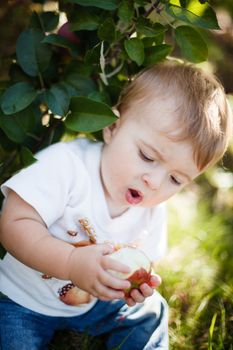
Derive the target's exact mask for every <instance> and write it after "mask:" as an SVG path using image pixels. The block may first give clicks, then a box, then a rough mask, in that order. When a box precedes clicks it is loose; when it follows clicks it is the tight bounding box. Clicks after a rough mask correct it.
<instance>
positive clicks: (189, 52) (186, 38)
mask: <svg viewBox="0 0 233 350" xmlns="http://www.w3.org/2000/svg"><path fill="white" fill-rule="evenodd" d="M175 39H176V42H177V44H178V45H179V47H180V49H181V53H182V55H183V56H184V57H185V58H186V59H187V60H189V61H191V62H195V63H198V62H202V61H205V60H206V59H207V57H208V47H207V45H206V43H205V41H204V40H203V39H202V37H201V35H200V34H199V33H198V32H197V31H196V30H195V29H193V28H191V27H189V26H180V27H177V28H176V29H175Z"/></svg>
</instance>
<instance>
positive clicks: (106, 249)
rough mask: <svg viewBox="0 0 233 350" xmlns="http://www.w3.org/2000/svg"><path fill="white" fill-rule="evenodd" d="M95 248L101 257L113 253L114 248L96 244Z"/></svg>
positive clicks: (109, 245)
mask: <svg viewBox="0 0 233 350" xmlns="http://www.w3.org/2000/svg"><path fill="white" fill-rule="evenodd" d="M95 247H96V249H97V250H99V251H100V252H101V253H102V255H108V254H112V253H113V252H114V246H113V245H112V244H110V243H103V244H97V245H96V246H95Z"/></svg>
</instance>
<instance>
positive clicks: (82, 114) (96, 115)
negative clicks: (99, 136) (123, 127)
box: [65, 97, 117, 132]
mask: <svg viewBox="0 0 233 350" xmlns="http://www.w3.org/2000/svg"><path fill="white" fill-rule="evenodd" d="M70 110H71V114H70V115H68V116H67V118H66V120H65V125H66V127H67V128H68V129H70V130H72V131H76V132H77V131H79V132H94V131H98V130H101V129H103V128H104V127H105V126H107V125H110V124H112V123H113V122H114V121H115V120H117V117H116V116H115V114H114V113H113V112H112V110H111V108H110V107H109V106H107V105H106V104H104V103H101V102H97V101H93V100H91V99H89V98H86V97H73V98H72V99H71V104H70Z"/></svg>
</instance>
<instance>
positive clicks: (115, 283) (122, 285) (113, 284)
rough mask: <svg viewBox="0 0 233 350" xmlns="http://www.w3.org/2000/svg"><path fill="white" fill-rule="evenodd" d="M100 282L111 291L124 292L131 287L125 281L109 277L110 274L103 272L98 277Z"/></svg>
mask: <svg viewBox="0 0 233 350" xmlns="http://www.w3.org/2000/svg"><path fill="white" fill-rule="evenodd" d="M100 282H101V283H102V284H103V285H105V286H108V287H110V288H112V289H118V290H124V289H128V288H130V286H131V283H130V282H129V281H127V280H124V279H120V278H117V277H114V276H112V275H111V272H110V273H109V272H108V271H103V272H102V274H101V276H100Z"/></svg>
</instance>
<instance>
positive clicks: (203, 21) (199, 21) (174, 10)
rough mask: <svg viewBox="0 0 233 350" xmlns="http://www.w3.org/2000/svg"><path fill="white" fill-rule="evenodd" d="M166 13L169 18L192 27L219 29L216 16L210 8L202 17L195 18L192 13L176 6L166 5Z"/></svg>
mask: <svg viewBox="0 0 233 350" xmlns="http://www.w3.org/2000/svg"><path fill="white" fill-rule="evenodd" d="M166 11H167V13H168V14H169V15H170V16H172V17H174V18H176V19H179V20H181V21H183V22H185V23H188V24H192V25H193V26H197V27H200V28H204V29H219V25H218V21H217V18H216V14H215V12H214V10H213V9H212V8H211V7H208V8H207V9H206V10H205V12H203V14H202V16H197V15H196V14H194V13H193V12H191V11H189V10H187V9H185V8H183V7H179V6H176V5H167V6H166Z"/></svg>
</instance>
